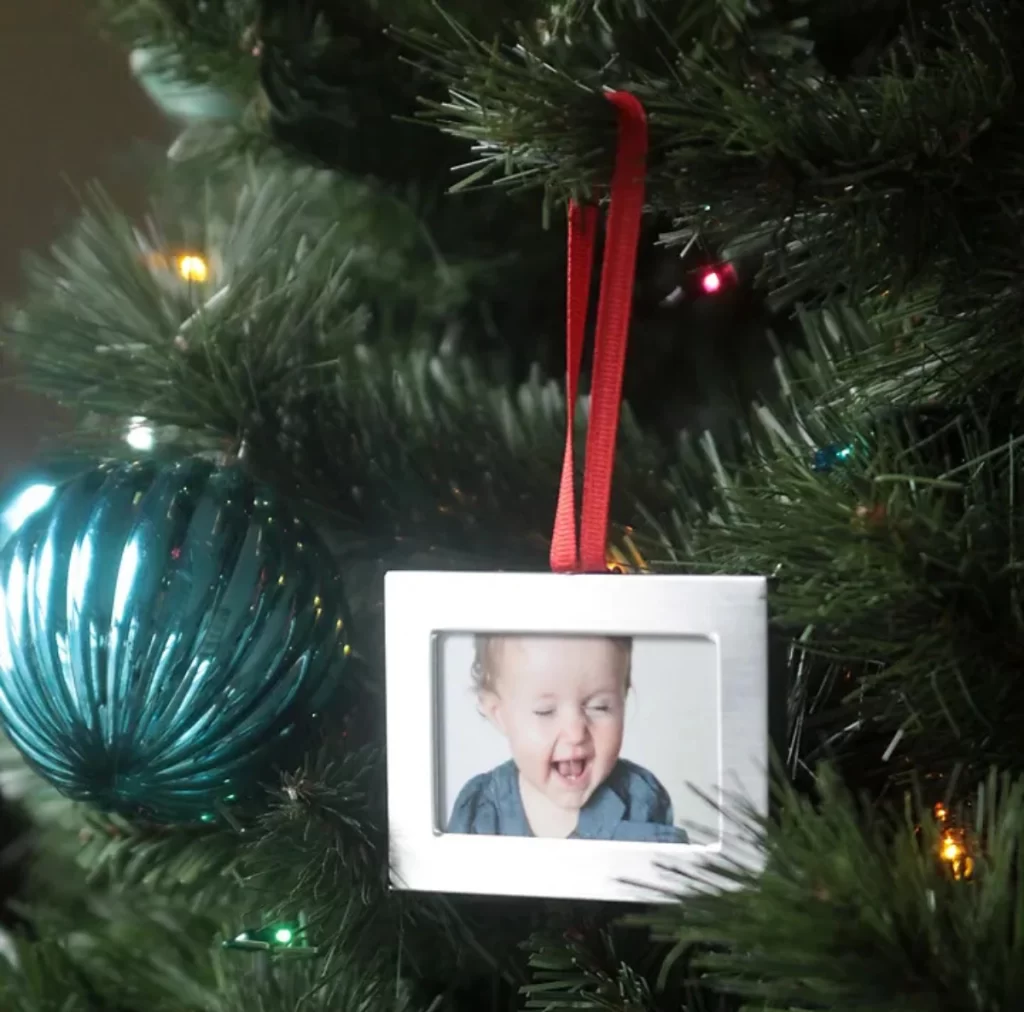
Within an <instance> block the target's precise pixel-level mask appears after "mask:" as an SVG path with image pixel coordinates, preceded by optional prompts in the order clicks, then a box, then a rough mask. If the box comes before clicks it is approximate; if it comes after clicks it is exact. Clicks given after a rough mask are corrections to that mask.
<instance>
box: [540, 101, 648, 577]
mask: <svg viewBox="0 0 1024 1012" xmlns="http://www.w3.org/2000/svg"><path fill="white" fill-rule="evenodd" d="M607 98H608V101H610V102H611V103H612V104H613V105H614V106H615V108H616V111H617V113H618V121H619V125H618V148H617V151H616V155H615V170H614V173H613V175H612V186H611V201H610V203H609V208H608V227H607V230H606V235H605V248H604V264H603V265H602V267H601V292H600V296H599V298H598V308H597V327H596V329H595V334H594V367H593V371H592V372H593V374H592V378H591V386H590V422H589V426H588V428H587V445H586V458H585V460H584V467H583V504H582V509H581V512H580V537H579V542H578V543H577V539H576V494H575V491H574V477H575V468H574V465H573V434H574V429H575V423H576V398H577V396H578V394H579V378H580V365H581V362H582V359H583V343H584V340H585V337H586V324H587V309H588V307H589V305H590V283H591V278H592V276H593V271H594V239H595V235H596V233H597V208H596V207H594V206H587V207H581V206H580V205H579V204H577V203H575V202H572V203H571V204H570V205H569V264H568V271H567V278H566V295H567V306H566V381H565V394H566V415H567V417H566V433H565V456H564V458H563V461H562V479H561V482H560V483H559V488H558V506H557V507H556V509H555V529H554V532H553V534H552V536H551V568H552V569H553V570H554V571H555V572H562V573H565V572H604V571H605V560H606V548H607V541H608V508H609V504H610V500H611V489H612V469H613V467H614V464H615V439H616V436H617V435H618V429H619V409H620V406H621V404H622V374H623V371H624V369H625V363H626V345H627V342H628V339H629V318H630V314H631V312H632V307H633V284H634V278H635V275H636V253H637V244H638V243H639V240H640V218H641V215H642V213H643V205H644V177H645V175H646V168H647V165H646V162H647V116H646V115H645V113H644V108H643V106H642V105H641V104H640V101H639V100H638V99H637V98H636V97H635V96H634V95H631V94H630V93H629V92H626V91H613V92H608V93H607Z"/></svg>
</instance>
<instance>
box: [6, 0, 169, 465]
mask: <svg viewBox="0 0 1024 1012" xmlns="http://www.w3.org/2000/svg"><path fill="white" fill-rule="evenodd" d="M91 7H92V5H91V4H89V3H86V2H83V0H0V152H2V154H0V301H2V302H3V303H4V305H8V304H9V303H10V302H11V301H12V300H13V299H16V298H17V296H18V292H19V287H20V275H21V263H22V257H23V255H24V253H25V251H26V250H29V249H31V250H38V251H43V250H45V249H46V247H47V246H48V245H49V243H50V242H51V241H52V240H53V239H55V238H56V237H57V236H58V235H59V234H60V233H61V231H62V230H63V229H64V227H65V226H66V225H67V223H68V222H69V220H70V219H71V218H72V217H73V216H74V214H75V211H76V209H77V207H78V206H79V203H80V201H79V198H78V197H77V196H76V191H81V189H82V187H84V186H85V185H86V184H87V183H89V182H90V181H92V180H96V179H98V180H101V181H102V182H103V184H104V186H105V187H106V188H107V189H108V190H109V192H110V193H111V194H112V195H113V196H114V198H115V199H116V200H117V202H118V203H119V204H121V205H122V206H123V207H125V208H126V209H129V210H136V209H141V207H142V204H143V200H144V195H145V179H144V174H143V173H142V172H140V171H139V158H140V149H142V148H145V147H146V146H152V145H154V144H157V145H163V146H165V145H166V144H167V142H168V141H169V139H170V138H171V137H172V136H173V131H172V129H171V127H170V125H169V124H168V123H167V122H166V121H165V120H163V119H162V117H161V115H160V114H159V113H158V112H157V110H156V109H155V107H154V106H152V104H151V103H150V102H149V100H148V99H147V98H146V97H145V95H144V94H143V93H142V91H141V90H140V88H139V87H138V86H137V85H136V84H135V82H134V80H133V79H132V76H131V73H130V71H129V69H128V60H127V56H126V54H125V53H124V52H123V51H122V50H121V49H119V48H116V47H115V46H114V45H112V44H111V43H110V42H107V41H106V40H104V39H103V38H102V36H101V34H100V31H99V29H98V26H97V24H96V22H95V21H94V20H92V17H93V16H92V14H91V12H90V8H91ZM12 373H13V363H12V362H10V360H9V359H5V358H4V357H3V352H2V351H0V378H2V385H0V483H2V482H3V481H4V480H5V479H6V478H7V477H9V476H10V474H11V472H12V471H13V470H16V469H17V468H18V467H20V466H23V465H24V464H25V463H27V462H28V461H29V460H31V458H32V455H33V453H35V452H36V450H37V448H38V447H39V445H40V442H41V440H42V439H44V438H46V437H47V436H49V435H53V434H56V432H59V426H60V416H59V412H58V411H57V410H56V409H55V408H54V407H53V406H52V405H50V404H47V403H46V402H45V401H43V400H41V399H40V398H36V397H31V396H28V395H26V394H23V393H21V392H19V391H17V390H14V389H12V387H11V382H10V380H11V376H12Z"/></svg>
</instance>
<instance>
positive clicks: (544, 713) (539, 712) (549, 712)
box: [533, 710, 555, 717]
mask: <svg viewBox="0 0 1024 1012" xmlns="http://www.w3.org/2000/svg"><path fill="white" fill-rule="evenodd" d="M554 712H555V711H554V710H534V711H533V715H534V716H535V717H550V716H551V715H552V714H553V713H554Z"/></svg>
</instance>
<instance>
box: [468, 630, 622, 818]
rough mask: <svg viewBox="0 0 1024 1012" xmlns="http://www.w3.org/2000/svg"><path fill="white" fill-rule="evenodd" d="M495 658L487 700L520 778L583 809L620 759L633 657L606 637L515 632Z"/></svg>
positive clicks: (500, 642)
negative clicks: (553, 635) (519, 633)
mask: <svg viewBox="0 0 1024 1012" xmlns="http://www.w3.org/2000/svg"><path fill="white" fill-rule="evenodd" d="M490 662H491V663H490V668H491V674H492V677H493V684H494V691H493V692H485V693H484V694H483V696H482V697H481V704H482V706H483V709H484V712H485V713H486V714H487V716H488V717H489V718H490V719H491V720H492V721H494V723H495V724H496V725H497V726H498V728H499V729H500V730H501V731H502V732H503V733H504V735H505V736H506V737H507V738H508V743H509V747H510V749H511V752H512V758H513V759H514V760H515V764H516V766H517V767H518V768H519V773H520V776H522V777H523V778H524V779H525V780H527V781H528V782H529V784H530V785H531V786H532V787H534V788H535V789H536V790H537V791H539V792H540V793H541V794H543V795H544V796H545V797H546V798H548V800H549V801H551V802H552V803H553V804H555V805H557V806H558V807H559V808H566V809H574V810H579V809H580V808H582V807H583V806H584V805H585V804H586V803H587V801H588V800H589V798H590V796H591V795H592V794H593V793H594V791H595V790H596V789H597V788H598V787H599V786H600V785H601V784H602V783H603V782H604V780H605V779H606V778H607V776H608V774H609V773H611V771H612V769H613V768H614V766H615V763H616V762H617V761H618V758H619V751H620V749H621V748H622V727H623V718H624V716H625V704H626V691H625V689H626V675H627V666H628V664H629V658H628V655H627V654H626V652H625V651H623V650H622V648H621V647H620V646H617V645H616V644H615V643H614V642H613V641H611V640H609V639H606V638H603V637H594V638H584V637H580V638H575V637H574V638H571V639H568V638H566V639H556V638H547V637H514V638H512V637H510V638H507V639H497V640H495V641H493V642H492V644H491V650H490Z"/></svg>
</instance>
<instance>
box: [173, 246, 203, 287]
mask: <svg viewBox="0 0 1024 1012" xmlns="http://www.w3.org/2000/svg"><path fill="white" fill-rule="evenodd" d="M175 266H176V267H177V268H178V274H179V275H181V278H182V280H184V281H194V282H196V283H200V284H201V283H202V282H203V281H205V280H206V279H207V277H209V274H210V268H209V267H208V266H207V263H206V260H205V259H204V258H203V257H201V256H200V255H199V254H198V253H182V254H181V255H180V256H179V257H177V259H176V260H175Z"/></svg>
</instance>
